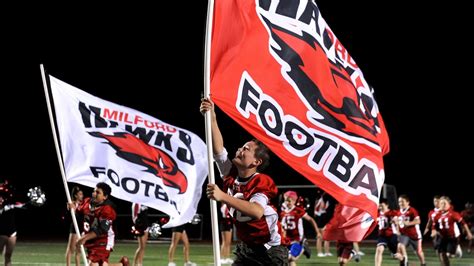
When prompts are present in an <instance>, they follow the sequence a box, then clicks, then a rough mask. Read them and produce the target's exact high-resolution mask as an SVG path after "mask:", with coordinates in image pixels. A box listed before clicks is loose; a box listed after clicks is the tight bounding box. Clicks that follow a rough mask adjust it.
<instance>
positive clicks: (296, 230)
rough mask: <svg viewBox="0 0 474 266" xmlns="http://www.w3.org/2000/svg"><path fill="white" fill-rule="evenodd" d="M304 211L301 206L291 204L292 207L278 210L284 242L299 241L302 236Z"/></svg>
mask: <svg viewBox="0 0 474 266" xmlns="http://www.w3.org/2000/svg"><path fill="white" fill-rule="evenodd" d="M305 214H306V211H305V210H304V208H303V207H300V206H293V208H291V209H288V208H284V209H283V210H282V211H281V212H280V221H281V227H282V229H283V230H284V232H285V234H284V235H285V243H291V242H294V241H297V242H300V241H301V239H302V238H303V234H304V230H303V219H301V218H303V216H305Z"/></svg>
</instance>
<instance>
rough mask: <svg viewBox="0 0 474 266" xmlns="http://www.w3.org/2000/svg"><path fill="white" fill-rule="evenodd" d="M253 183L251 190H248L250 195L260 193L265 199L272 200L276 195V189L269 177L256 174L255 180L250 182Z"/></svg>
mask: <svg viewBox="0 0 474 266" xmlns="http://www.w3.org/2000/svg"><path fill="white" fill-rule="evenodd" d="M252 181H253V182H254V184H253V186H252V189H251V190H250V195H254V194H256V193H262V194H264V195H265V196H267V198H268V199H269V200H270V199H273V198H274V197H276V196H277V194H278V188H277V187H276V185H275V182H273V179H271V178H270V177H269V176H267V175H265V174H258V176H256V178H254V179H253V180H252Z"/></svg>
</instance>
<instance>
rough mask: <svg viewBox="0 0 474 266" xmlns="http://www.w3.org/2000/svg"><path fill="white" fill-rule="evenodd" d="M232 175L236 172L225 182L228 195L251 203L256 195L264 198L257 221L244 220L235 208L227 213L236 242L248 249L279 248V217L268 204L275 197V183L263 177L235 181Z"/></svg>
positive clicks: (234, 176)
mask: <svg viewBox="0 0 474 266" xmlns="http://www.w3.org/2000/svg"><path fill="white" fill-rule="evenodd" d="M234 169H235V168H234ZM234 169H233V170H234ZM235 173H236V171H230V175H228V176H226V177H225V178H224V191H227V194H229V195H232V196H233V197H236V198H238V199H242V200H246V201H253V200H255V199H256V196H257V197H258V196H259V195H260V196H261V195H263V196H264V197H266V198H267V200H266V203H267V204H266V206H265V207H264V214H263V216H262V217H261V218H260V219H258V220H254V219H252V218H251V217H248V216H245V215H244V214H242V213H241V212H240V211H238V210H236V209H234V208H230V209H229V213H230V215H231V216H232V219H233V221H234V224H235V227H236V231H237V236H238V238H239V239H240V240H242V241H243V242H244V243H246V244H249V245H255V244H269V245H270V246H276V245H280V244H281V228H280V222H279V221H278V213H277V211H276V208H275V206H273V205H272V203H271V202H270V201H271V199H272V198H274V197H276V195H277V194H278V189H277V187H276V185H275V183H274V182H273V180H272V179H271V178H270V177H269V176H267V175H265V174H260V173H255V174H254V175H253V176H252V177H250V178H247V179H242V178H237V176H236V174H235ZM257 204H258V203H257ZM228 207H229V206H228Z"/></svg>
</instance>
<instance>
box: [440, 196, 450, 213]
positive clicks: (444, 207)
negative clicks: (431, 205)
mask: <svg viewBox="0 0 474 266" xmlns="http://www.w3.org/2000/svg"><path fill="white" fill-rule="evenodd" d="M450 207H451V204H449V202H448V201H447V200H445V199H441V200H439V208H440V210H442V211H448V210H449V208H450Z"/></svg>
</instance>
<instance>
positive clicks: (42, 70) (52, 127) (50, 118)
mask: <svg viewBox="0 0 474 266" xmlns="http://www.w3.org/2000/svg"><path fill="white" fill-rule="evenodd" d="M40 69H41V77H42V78H43V88H44V96H45V97H46V105H47V106H48V114H49V122H50V124H51V132H52V133H53V139H54V146H55V147H56V154H57V156H58V163H59V169H60V170H61V176H62V178H63V184H64V190H65V192H66V197H67V202H68V203H72V200H71V195H69V187H68V185H67V181H66V174H65V171H64V164H63V159H62V157H61V151H60V150H59V142H58V135H57V133H56V127H55V126H54V125H55V124H54V119H53V111H52V109H51V102H50V100H49V91H48V84H47V82H46V74H45V72H44V66H43V64H40ZM71 216H72V223H73V224H74V230H76V234H77V237H78V238H79V237H81V235H80V233H79V226H78V225H77V220H76V214H75V211H74V209H71ZM81 254H82V259H83V261H84V264H85V265H86V266H88V265H89V264H88V262H87V256H86V251H85V250H84V246H83V245H81Z"/></svg>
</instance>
